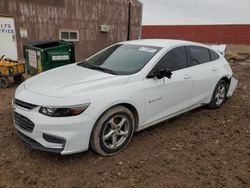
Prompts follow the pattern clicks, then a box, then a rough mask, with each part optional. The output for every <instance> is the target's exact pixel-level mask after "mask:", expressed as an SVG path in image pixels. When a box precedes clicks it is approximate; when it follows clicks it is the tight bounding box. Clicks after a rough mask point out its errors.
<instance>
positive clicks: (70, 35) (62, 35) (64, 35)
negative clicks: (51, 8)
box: [59, 29, 79, 41]
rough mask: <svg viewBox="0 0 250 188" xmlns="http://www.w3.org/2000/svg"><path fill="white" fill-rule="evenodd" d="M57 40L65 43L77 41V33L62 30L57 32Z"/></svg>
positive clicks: (76, 31)
mask: <svg viewBox="0 0 250 188" xmlns="http://www.w3.org/2000/svg"><path fill="white" fill-rule="evenodd" d="M59 39H60V40H65V41H79V31H78V30H68V29H62V30H60V31H59Z"/></svg>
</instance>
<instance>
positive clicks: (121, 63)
mask: <svg viewBox="0 0 250 188" xmlns="http://www.w3.org/2000/svg"><path fill="white" fill-rule="evenodd" d="M160 49H161V48H160V47H155V46H143V45H132V44H117V45H114V46H111V47H109V48H107V49H105V50H104V51H102V52H100V53H97V54H95V55H94V56H92V57H90V58H89V59H87V60H86V61H84V62H82V63H80V64H79V65H81V66H84V67H87V68H91V69H96V70H100V71H103V72H107V73H110V74H117V75H129V74H133V73H136V72H138V71H140V70H141V69H142V68H143V67H144V66H145V65H146V64H147V63H148V62H149V60H150V59H151V58H152V57H154V55H155V54H156V53H157V52H158V51H159V50H160Z"/></svg>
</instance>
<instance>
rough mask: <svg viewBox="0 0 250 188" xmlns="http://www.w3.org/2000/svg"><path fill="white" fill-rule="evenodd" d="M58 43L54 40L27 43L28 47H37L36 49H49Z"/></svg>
mask: <svg viewBox="0 0 250 188" xmlns="http://www.w3.org/2000/svg"><path fill="white" fill-rule="evenodd" d="M59 44H60V43H59V41H56V40H43V41H41V40H38V41H32V42H31V43H29V45H31V46H34V47H37V48H50V47H54V46H58V45H59Z"/></svg>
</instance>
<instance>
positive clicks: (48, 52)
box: [23, 41, 75, 74]
mask: <svg viewBox="0 0 250 188" xmlns="http://www.w3.org/2000/svg"><path fill="white" fill-rule="evenodd" d="M23 53H24V59H25V65H26V69H27V72H28V73H30V74H38V73H40V72H43V71H46V70H50V69H53V68H56V67H60V66H63V65H67V64H71V63H74V62H75V49H74V44H73V43H71V42H65V41H36V42H32V43H30V44H25V45H24V46H23Z"/></svg>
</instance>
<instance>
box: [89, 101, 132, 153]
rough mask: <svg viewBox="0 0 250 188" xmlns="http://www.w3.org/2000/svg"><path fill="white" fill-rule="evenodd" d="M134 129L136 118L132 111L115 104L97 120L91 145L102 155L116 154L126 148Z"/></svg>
mask: <svg viewBox="0 0 250 188" xmlns="http://www.w3.org/2000/svg"><path fill="white" fill-rule="evenodd" d="M134 129H135V119H134V116H133V114H132V112H131V111H130V110H128V109H127V108H125V107H124V106H115V107H113V108H111V109H109V110H107V111H106V112H105V113H104V114H103V115H102V116H101V117H100V118H99V119H98V120H97V122H96V124H95V126H94V128H93V130H92V134H91V139H90V145H91V147H92V149H93V150H94V151H95V152H97V153H99V154H100V155H102V156H110V155H114V154H116V153H119V152H120V151H122V150H123V149H124V148H126V146H127V145H128V143H129V142H130V140H131V138H132V136H133V133H134ZM105 136H106V138H105Z"/></svg>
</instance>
